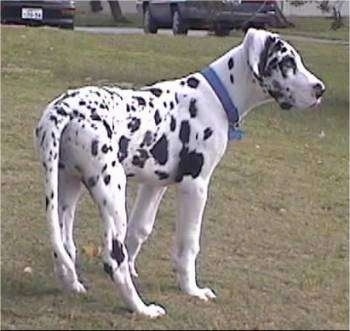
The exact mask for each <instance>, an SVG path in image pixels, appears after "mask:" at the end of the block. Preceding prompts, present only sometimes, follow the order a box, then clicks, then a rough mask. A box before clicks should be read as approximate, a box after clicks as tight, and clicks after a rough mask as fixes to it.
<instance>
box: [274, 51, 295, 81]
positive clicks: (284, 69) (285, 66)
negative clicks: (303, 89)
mask: <svg viewBox="0 0 350 331" xmlns="http://www.w3.org/2000/svg"><path fill="white" fill-rule="evenodd" d="M278 66H279V68H280V70H281V73H282V76H283V78H287V74H288V71H289V70H292V71H293V74H294V75H295V74H296V70H297V65H296V63H295V59H294V58H293V57H291V56H285V57H284V58H283V59H282V61H280V63H279V64H278Z"/></svg>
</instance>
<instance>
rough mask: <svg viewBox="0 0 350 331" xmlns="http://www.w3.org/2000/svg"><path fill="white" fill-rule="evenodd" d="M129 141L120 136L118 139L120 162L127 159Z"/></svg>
mask: <svg viewBox="0 0 350 331" xmlns="http://www.w3.org/2000/svg"><path fill="white" fill-rule="evenodd" d="M129 141H130V139H128V138H126V137H125V136H121V137H120V139H119V151H118V160H119V162H122V161H123V160H124V159H125V158H127V157H128V146H129Z"/></svg>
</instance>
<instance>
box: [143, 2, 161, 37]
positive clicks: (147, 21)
mask: <svg viewBox="0 0 350 331" xmlns="http://www.w3.org/2000/svg"><path fill="white" fill-rule="evenodd" d="M143 30H144V31H145V33H157V31H158V27H157V25H156V22H155V21H154V18H153V17H152V14H151V11H150V10H149V8H148V7H146V8H145V11H144V13H143Z"/></svg>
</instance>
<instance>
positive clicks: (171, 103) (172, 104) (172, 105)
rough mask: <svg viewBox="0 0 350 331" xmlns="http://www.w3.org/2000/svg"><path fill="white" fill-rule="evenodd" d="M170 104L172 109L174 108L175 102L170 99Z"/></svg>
mask: <svg viewBox="0 0 350 331" xmlns="http://www.w3.org/2000/svg"><path fill="white" fill-rule="evenodd" d="M169 106H170V110H172V109H174V102H172V101H170V103H169Z"/></svg>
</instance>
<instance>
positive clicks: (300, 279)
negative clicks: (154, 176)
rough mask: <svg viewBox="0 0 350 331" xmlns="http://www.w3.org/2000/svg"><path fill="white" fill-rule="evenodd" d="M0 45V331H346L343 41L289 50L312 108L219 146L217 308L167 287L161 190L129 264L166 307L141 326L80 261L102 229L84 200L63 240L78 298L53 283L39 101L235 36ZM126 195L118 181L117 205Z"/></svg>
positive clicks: (171, 72)
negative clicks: (74, 251) (309, 89)
mask: <svg viewBox="0 0 350 331" xmlns="http://www.w3.org/2000/svg"><path fill="white" fill-rule="evenodd" d="M1 42H2V45H1V46H2V56H1V61H2V68H1V70H2V73H1V75H2V76H1V77H2V97H1V109H2V112H1V129H2V130H1V140H2V159H1V170H2V177H1V186H2V195H1V202H2V208H1V219H2V222H1V230H2V231H1V248H2V256H1V286H2V288H1V291H2V298H1V299H2V305H1V310H2V316H1V322H2V328H3V329H21V328H28V329H143V330H146V329H153V330H155V329H178V330H182V329H253V328H256V329H347V328H348V323H349V315H348V314H349V310H348V309H349V306H348V303H349V298H348V294H349V274H348V266H349V265H348V258H349V254H348V210H349V203H348V196H349V191H348V180H349V175H348V135H349V128H348V123H349V118H348V109H349V90H348V86H349V78H348V77H349V71H348V68H349V62H348V61H349V60H348V47H346V46H344V45H332V47H329V46H328V45H324V44H316V43H310V42H308V43H304V42H295V45H296V47H297V48H298V49H299V50H300V52H301V53H302V54H303V56H304V60H305V63H307V64H309V67H310V68H311V69H312V70H313V71H314V72H316V73H317V74H318V75H319V76H320V77H322V78H323V80H324V81H325V83H326V85H327V93H326V97H325V102H324V104H323V106H322V109H321V111H320V112H312V111H306V112H295V113H294V112H284V111H281V110H279V109H278V107H277V106H276V105H273V104H270V105H266V106H264V107H260V108H259V109H256V110H255V111H253V112H252V113H251V114H250V115H249V116H248V118H247V120H246V123H245V129H246V132H247V137H246V138H245V139H244V140H243V141H241V142H238V143H234V144H231V145H230V146H229V147H228V150H227V152H226V155H225V157H224V159H223V160H222V162H221V163H220V165H219V167H218V168H217V170H216V171H215V173H214V176H213V179H212V182H211V187H210V194H209V201H208V205H207V208H206V214H205V221H204V224H203V235H202V251H201V253H200V256H199V259H198V270H199V283H200V284H201V285H205V286H212V287H213V288H214V289H215V290H216V291H217V293H218V299H217V301H216V302H213V303H203V302H199V301H197V300H195V299H189V298H188V297H187V296H186V295H184V294H182V293H180V292H179V291H178V289H177V286H176V282H175V277H174V274H173V272H172V268H171V262H170V247H168V246H169V242H172V238H173V234H174V231H173V229H174V222H173V220H174V217H175V209H174V189H173V188H171V189H170V190H169V191H168V192H167V194H166V196H165V199H164V201H163V202H162V204H161V208H160V211H159V213H158V217H157V222H156V226H155V229H154V232H153V233H152V236H151V238H150V240H149V241H148V242H147V244H146V245H145V247H144V249H143V251H142V252H141V255H140V257H139V260H138V266H139V273H140V279H139V281H137V287H138V288H139V289H140V291H141V293H142V296H143V297H144V298H147V300H150V301H154V302H157V303H161V304H164V305H165V306H166V308H167V311H168V315H167V316H166V317H164V318H161V319H158V320H155V321H152V320H147V319H144V318H140V317H138V316H134V315H131V314H130V313H128V312H127V311H126V310H125V307H124V305H123V303H122V302H121V300H120V298H119V296H118V295H117V294H116V293H115V291H114V290H112V284H111V282H110V280H109V279H108V277H107V276H106V275H105V274H104V272H103V271H102V262H101V260H100V259H99V258H97V257H94V256H93V255H91V254H87V253H86V246H92V247H95V246H99V245H100V234H101V226H100V219H99V217H98V213H97V210H96V208H95V207H94V206H93V204H92V203H91V201H90V199H89V197H88V195H87V194H86V195H85V196H84V198H83V200H82V202H81V204H80V206H79V210H78V215H77V228H78V229H79V231H78V232H77V234H76V235H77V240H76V241H77V244H78V248H79V250H80V253H81V259H82V264H83V275H84V277H85V278H87V279H88V283H89V285H90V288H91V289H90V292H89V294H87V295H86V296H70V295H67V294H63V293H62V292H61V291H60V290H59V289H58V287H57V284H56V282H55V280H54V277H53V271H52V263H51V262H52V261H51V249H50V247H49V240H48V231H47V226H46V224H45V216H44V194H43V185H42V184H43V181H42V177H41V172H40V165H39V162H38V160H37V157H36V156H35V153H34V151H33V148H32V145H33V144H32V131H33V128H34V126H35V124H36V122H37V120H38V119H39V117H40V114H41V112H42V109H43V108H44V107H45V105H46V104H47V102H48V101H49V100H51V99H52V98H53V97H55V96H57V95H59V94H60V93H61V92H63V91H64V90H66V89H67V88H69V87H77V86H81V85H86V84H105V83H108V82H110V83H116V84H117V83H120V84H125V83H131V84H134V85H136V86H138V85H143V84H148V83H151V82H154V81H156V80H160V79H170V78H173V77H178V76H181V75H183V74H186V73H188V72H193V71H196V70H198V69H200V68H202V67H203V66H205V65H206V64H208V63H210V62H211V61H212V60H213V59H215V58H216V57H217V56H219V55H220V54H222V53H224V52H225V51H226V50H228V49H229V48H230V47H232V46H234V45H236V44H238V43H239V42H240V39H237V38H234V37H228V38H216V37H204V38H191V37H176V38H174V37H171V38H169V37H167V36H161V35H159V36H143V35H140V36H95V35H89V34H84V33H77V32H72V31H62V30H54V29H46V28H21V27H19V28H11V27H6V28H5V27H3V28H2V40H1ZM330 59H333V60H332V62H331V61H330ZM322 131H323V132H324V135H321V136H320V133H321V132H322ZM134 193H135V186H134V184H131V186H130V189H129V204H130V203H131V199H132V197H133V196H134ZM84 248H85V250H84ZM26 267H30V268H32V272H31V273H30V272H24V269H25V268H26Z"/></svg>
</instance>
